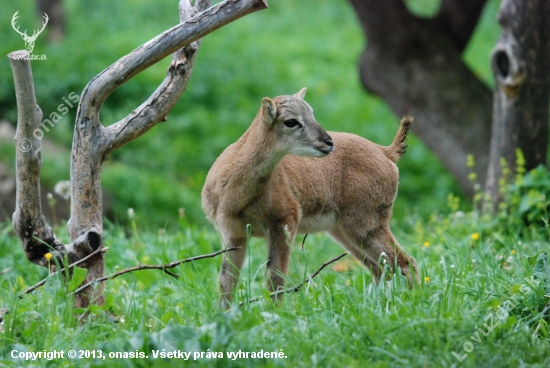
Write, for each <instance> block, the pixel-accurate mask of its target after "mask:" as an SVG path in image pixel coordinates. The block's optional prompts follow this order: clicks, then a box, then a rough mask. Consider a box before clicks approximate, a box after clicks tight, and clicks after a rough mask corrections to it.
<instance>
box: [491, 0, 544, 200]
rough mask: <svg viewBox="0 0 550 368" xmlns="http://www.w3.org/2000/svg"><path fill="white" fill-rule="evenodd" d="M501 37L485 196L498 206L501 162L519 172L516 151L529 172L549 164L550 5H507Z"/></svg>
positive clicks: (520, 1) (532, 0) (524, 0)
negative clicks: (521, 153)
mask: <svg viewBox="0 0 550 368" xmlns="http://www.w3.org/2000/svg"><path fill="white" fill-rule="evenodd" d="M498 21H499V23H500V24H501V26H502V32H501V35H500V38H499V39H498V41H497V44H496V46H495V48H494V50H493V53H492V56H491V67H492V68H493V72H494V75H495V80H496V88H495V92H494V100H493V128H492V137H491V152H490V159H489V171H488V176H487V182H486V187H485V193H486V194H487V195H488V197H489V198H490V199H491V200H490V201H489V203H492V204H496V203H498V201H499V200H500V193H499V185H498V182H499V179H500V177H501V175H502V174H501V164H500V160H501V158H504V159H505V160H506V161H507V163H508V166H509V167H510V168H511V169H512V172H513V171H514V170H515V161H516V160H515V152H516V148H519V149H521V150H522V152H523V155H524V156H525V169H527V170H530V169H533V168H535V167H536V166H538V165H539V164H541V163H546V151H547V147H548V105H549V101H550V2H549V1H548V0H503V1H502V4H501V7H500V11H499V14H498Z"/></svg>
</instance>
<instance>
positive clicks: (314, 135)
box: [258, 88, 334, 157]
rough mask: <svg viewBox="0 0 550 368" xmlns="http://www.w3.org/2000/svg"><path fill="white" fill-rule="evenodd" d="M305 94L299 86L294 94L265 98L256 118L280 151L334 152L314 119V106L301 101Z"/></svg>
mask: <svg viewBox="0 0 550 368" xmlns="http://www.w3.org/2000/svg"><path fill="white" fill-rule="evenodd" d="M305 94H306V89H305V88H302V90H300V92H298V93H296V94H295V95H293V96H278V97H275V98H273V99H270V98H267V97H265V98H264V99H263V100H262V106H261V108H260V113H259V116H258V117H259V119H260V121H261V122H262V123H263V126H264V127H265V129H267V130H268V134H269V135H270V136H271V137H272V139H274V141H275V149H276V150H277V151H278V152H279V153H281V154H292V155H297V156H309V157H324V156H326V155H328V154H329V153H330V152H332V151H334V144H333V142H332V138H331V137H330V135H328V133H327V132H326V131H325V130H324V129H323V128H322V127H321V125H319V123H318V122H317V121H316V120H315V117H314V116H313V109H312V108H311V106H309V104H308V103H307V102H306V101H304V96H305Z"/></svg>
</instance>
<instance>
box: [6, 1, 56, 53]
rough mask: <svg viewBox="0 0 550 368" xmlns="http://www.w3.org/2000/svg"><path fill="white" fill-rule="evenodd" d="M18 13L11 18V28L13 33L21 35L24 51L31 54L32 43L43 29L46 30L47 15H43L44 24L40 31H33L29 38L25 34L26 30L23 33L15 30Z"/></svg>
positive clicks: (17, 29)
mask: <svg viewBox="0 0 550 368" xmlns="http://www.w3.org/2000/svg"><path fill="white" fill-rule="evenodd" d="M18 12H19V10H18V11H16V12H15V14H14V15H13V17H12V18H11V26H12V27H13V29H14V30H15V32H17V33H19V34H20V35H21V38H23V41H25V49H27V51H28V52H29V53H31V52H32V50H33V49H34V42H35V41H36V38H37V37H38V35H39V34H40V33H42V31H43V30H44V28H46V24H48V19H49V18H48V14H46V13H44V22H43V23H42V29H41V30H38V29H35V30H34V31H33V33H32V36H29V35H28V34H27V30H26V29H25V32H20V31H19V27H17V28H16V26H15V21H16V20H17V18H19V15H17V13H18Z"/></svg>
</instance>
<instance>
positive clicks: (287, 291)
mask: <svg viewBox="0 0 550 368" xmlns="http://www.w3.org/2000/svg"><path fill="white" fill-rule="evenodd" d="M349 253H350V252H344V253H342V254H340V255H339V256H338V257H335V258H333V259H331V260H329V261H326V262H325V263H323V264H322V265H321V267H319V268H318V269H317V271H315V272H314V273H313V274H312V275H311V276H310V277H308V278H307V279H306V280H305V281H304V282H302V283H300V284H298V285H296V286H294V287H291V288H288V289H283V290H277V291H274V292H272V293H271V294H269V296H270V297H271V298H275V297H276V296H279V295H281V294H287V293H292V292H296V291H298V290H300V288H301V287H302V286H304V285H305V284H309V283H310V281H311V280H313V279H314V278H315V277H316V276H317V275H318V274H319V273H320V272H321V271H322V270H323V268H325V267H326V266H328V265H329V264H331V263H334V262H336V261H337V260H339V259H340V258H343V257H344V256H347V255H348V254H349ZM261 300H265V298H263V297H259V298H252V299H250V300H245V301H242V302H240V303H239V307H242V306H243V305H244V304H250V303H255V302H259V301H261Z"/></svg>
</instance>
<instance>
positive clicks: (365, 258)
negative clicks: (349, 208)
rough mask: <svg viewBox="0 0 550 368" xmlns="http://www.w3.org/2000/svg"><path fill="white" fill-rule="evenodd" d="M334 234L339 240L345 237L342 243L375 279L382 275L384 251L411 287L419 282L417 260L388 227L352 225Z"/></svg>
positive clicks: (389, 261)
mask: <svg viewBox="0 0 550 368" xmlns="http://www.w3.org/2000/svg"><path fill="white" fill-rule="evenodd" d="M333 236H334V237H335V238H336V239H337V240H338V239H339V237H340V238H342V239H344V241H342V242H341V243H342V245H344V246H345V247H346V248H347V249H349V250H350V251H351V252H352V254H353V255H354V256H355V257H356V258H357V259H359V260H360V261H361V262H363V264H364V265H365V267H367V268H368V269H370V270H371V271H372V273H373V278H374V280H375V281H378V280H379V278H380V275H381V269H380V266H379V265H378V260H379V259H380V257H381V255H382V253H384V254H385V255H386V256H387V262H388V265H389V266H390V267H392V268H393V267H394V266H395V264H397V267H399V268H400V269H401V272H402V273H403V275H404V276H405V277H406V278H407V280H408V282H409V287H411V288H412V287H413V285H414V283H415V282H416V283H419V277H418V269H417V267H416V260H415V259H414V258H413V257H411V256H409V255H408V254H407V253H406V252H405V251H404V250H403V248H401V246H400V245H399V243H398V242H397V240H396V239H395V237H394V236H393V234H392V233H391V231H390V230H389V229H388V228H387V227H385V226H381V227H379V228H378V229H375V230H370V231H361V230H360V227H358V226H350V227H345V228H342V229H340V231H337V232H335V233H334V234H333Z"/></svg>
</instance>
